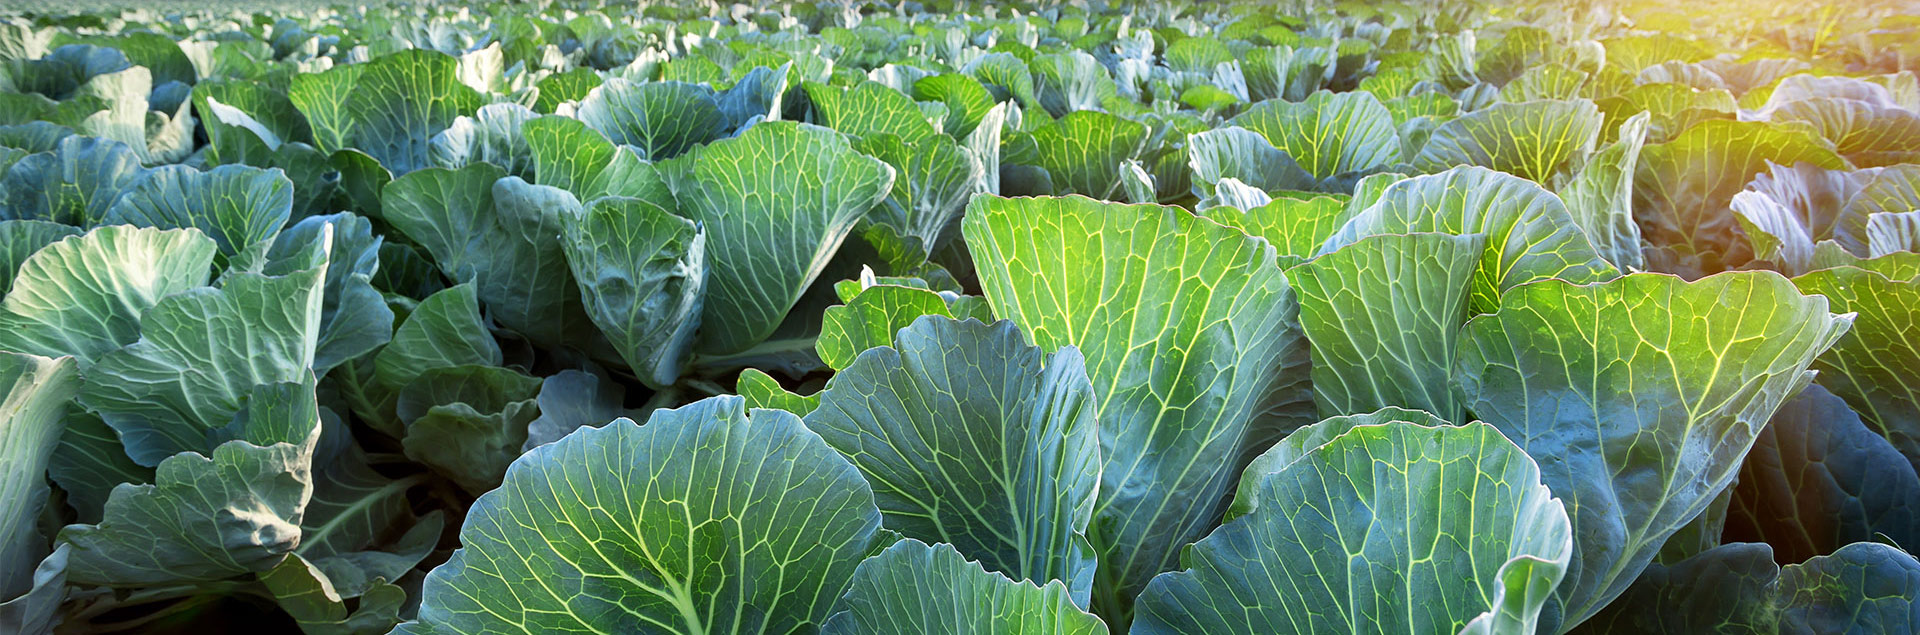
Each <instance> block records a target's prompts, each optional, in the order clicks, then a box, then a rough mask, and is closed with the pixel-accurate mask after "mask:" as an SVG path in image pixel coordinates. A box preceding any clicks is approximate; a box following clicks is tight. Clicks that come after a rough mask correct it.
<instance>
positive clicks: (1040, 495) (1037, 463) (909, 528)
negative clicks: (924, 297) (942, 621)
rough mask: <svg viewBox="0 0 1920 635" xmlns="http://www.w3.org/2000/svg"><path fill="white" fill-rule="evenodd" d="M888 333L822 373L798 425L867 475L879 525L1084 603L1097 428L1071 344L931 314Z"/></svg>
mask: <svg viewBox="0 0 1920 635" xmlns="http://www.w3.org/2000/svg"><path fill="white" fill-rule="evenodd" d="M879 288H882V287H874V289H879ZM872 291H873V289H869V290H868V293H871V292H872ZM863 297H864V294H863ZM856 301H857V300H856ZM889 340H890V343H892V344H893V345H892V346H881V347H879V348H875V349H871V350H869V351H868V352H866V353H862V354H861V355H860V358H859V359H858V360H856V361H855V362H854V363H853V365H851V366H849V367H847V368H845V369H843V370H842V371H841V372H839V373H837V374H835V375H834V377H833V380H832V381H830V382H828V384H827V388H826V390H823V391H821V393H820V406H819V408H817V409H815V410H814V411H813V412H812V413H809V414H808V415H807V416H806V422H807V427H808V428H811V429H812V430H814V431H815V432H818V433H820V436H821V437H822V438H824V439H826V441H827V445H831V446H833V447H834V449H837V450H839V451H840V452H841V453H842V454H845V455H847V458H848V459H849V460H851V461H852V462H853V464H854V466H855V467H858V468H860V471H861V473H862V474H864V475H866V477H867V482H869V483H872V484H873V487H874V498H875V500H876V502H878V504H879V505H880V510H881V513H882V514H883V515H884V516H885V518H886V523H887V526H888V528H889V529H893V530H895V531H899V532H900V533H901V534H903V535H905V536H907V537H908V538H915V539H920V540H926V541H936V542H943V543H948V544H951V545H954V548H955V549H959V550H960V551H961V552H962V553H964V554H966V555H968V556H972V557H974V558H976V559H978V560H979V562H980V564H981V566H983V567H986V569H987V570H988V571H993V572H996V573H1001V574H1005V575H1006V576H1007V577H1009V578H1013V579H1015V580H1030V581H1032V582H1033V583H1034V584H1047V583H1048V582H1049V581H1052V580H1058V581H1061V582H1064V583H1066V585H1067V587H1068V588H1069V589H1071V590H1072V591H1073V595H1074V597H1075V599H1076V601H1077V602H1079V603H1080V604H1081V605H1083V606H1084V605H1085V603H1086V600H1087V597H1088V592H1089V590H1090V588H1091V585H1092V583H1093V574H1094V566H1095V563H1094V559H1093V554H1092V553H1091V549H1090V548H1089V547H1088V545H1087V542H1086V537H1085V532H1086V529H1087V522H1088V520H1089V519H1090V518H1091V517H1092V515H1093V505H1094V494H1095V491H1096V489H1097V488H1098V486H1099V478H1100V445H1099V443H1100V440H1099V431H1098V429H1097V428H1096V427H1095V423H1094V414H1095V413H1094V407H1095V403H1094V397H1093V387H1092V385H1091V384H1089V383H1088V380H1087V375H1086V369H1085V367H1084V365H1083V362H1082V360H1081V359H1080V352H1079V351H1078V350H1075V349H1072V348H1063V349H1061V350H1059V351H1056V352H1055V353H1053V354H1052V355H1044V354H1042V353H1041V352H1040V350H1039V349H1038V348H1034V347H1032V346H1028V345H1027V343H1026V341H1025V340H1026V338H1025V337H1023V336H1021V334H1020V330H1019V329H1018V328H1017V327H1015V326H1014V325H1013V323H1012V322H1005V321H1002V322H998V323H995V324H994V325H992V326H988V325H986V324H982V323H980V322H976V321H971V320H969V321H965V322H962V321H955V320H952V319H948V318H944V317H935V316H929V317H924V318H921V319H919V320H916V321H914V322H913V323H912V325H911V326H908V327H907V328H904V329H901V330H900V336H899V339H898V340H897V341H892V340H891V338H889Z"/></svg>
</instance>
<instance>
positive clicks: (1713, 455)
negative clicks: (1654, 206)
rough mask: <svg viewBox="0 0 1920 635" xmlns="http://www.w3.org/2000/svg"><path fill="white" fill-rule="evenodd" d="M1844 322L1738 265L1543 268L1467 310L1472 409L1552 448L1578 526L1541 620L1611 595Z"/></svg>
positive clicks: (1592, 607)
mask: <svg viewBox="0 0 1920 635" xmlns="http://www.w3.org/2000/svg"><path fill="white" fill-rule="evenodd" d="M1851 322H1852V320H1851V317H1850V316H1835V315H1833V314H1830V313H1828V312H1827V302H1826V300H1825V299H1823V298H1817V297H1806V296H1802V295H1800V294H1799V293H1798V292H1797V291H1795V290H1794V288H1793V287H1792V285H1791V284H1790V283H1788V282H1787V281H1786V280H1785V279H1784V278H1781V277H1780V276H1778V275H1777V274H1773V273H1770V272H1751V273H1744V272H1743V273H1728V274H1722V275H1717V276H1712V277H1709V278H1705V279H1702V280H1700V281H1698V282H1692V283H1688V282H1684V281H1682V280H1680V279H1678V278H1674V277H1672V276H1666V275H1661V274H1633V275H1629V276H1626V277H1623V278H1620V279H1618V280H1614V281H1612V282H1607V283H1604V284H1594V285H1587V286H1575V285H1573V284H1570V283H1567V282H1563V281H1557V280H1555V281H1546V282H1541V283H1538V284H1532V285H1527V286H1524V287H1519V288H1517V289H1515V290H1513V291H1512V292H1509V293H1508V294H1506V295H1505V296H1504V297H1502V298H1501V302H1500V310H1499V311H1498V312H1496V313H1493V314H1491V315H1485V316H1481V317H1477V318H1474V319H1473V320H1472V321H1470V322H1468V323H1467V327H1466V335H1465V338H1464V340H1463V341H1462V343H1461V349H1460V356H1459V361H1458V364H1457V368H1458V375H1457V376H1458V377H1459V378H1460V387H1461V391H1462V392H1463V393H1464V394H1465V396H1466V399H1467V408H1468V409H1469V410H1470V411H1472V412H1474V413H1475V414H1477V415H1478V416H1480V417H1482V418H1484V419H1486V420H1487V421H1488V422H1489V423H1492V424H1493V425H1495V426H1498V427H1499V428H1500V430H1501V432H1503V433H1505V434H1506V435H1507V437H1508V438H1510V439H1513V440H1514V442H1515V443H1518V444H1520V446H1521V447H1523V448H1526V450H1527V452H1528V454H1531V455H1532V456H1534V457H1536V458H1538V459H1541V460H1543V461H1546V462H1545V463H1543V464H1542V468H1541V469H1542V473H1543V475H1542V478H1543V479H1544V480H1545V481H1546V483H1547V485H1548V486H1549V487H1551V488H1553V491H1554V493H1555V494H1556V495H1557V496H1559V497H1560V498H1561V499H1563V500H1565V501H1566V503H1567V509H1568V513H1569V514H1570V515H1571V516H1572V518H1573V523H1574V527H1575V535H1577V536H1580V541H1579V543H1578V544H1577V545H1576V546H1577V547H1578V549H1577V553H1576V554H1575V555H1574V559H1573V565H1572V567H1571V568H1570V569H1569V570H1568V574H1567V580H1566V582H1564V583H1562V584H1561V586H1560V588H1559V589H1558V590H1557V591H1556V592H1555V599H1554V601H1553V603H1552V607H1551V608H1550V610H1549V617H1548V619H1547V623H1546V624H1544V626H1548V627H1551V628H1547V629H1546V630H1554V629H1555V628H1558V629H1560V630H1565V629H1566V628H1568V627H1571V626H1572V625H1575V624H1579V623H1580V622H1581V621H1583V620H1585V619H1586V618H1588V617H1590V616H1592V615H1593V614H1594V613H1595V612H1597V611H1598V610H1599V609H1600V608H1601V607H1603V606H1606V604H1607V602H1609V601H1611V600H1612V599H1613V598H1614V597H1615V596H1618V595H1619V594H1620V592H1621V591H1623V590H1625V589H1626V587H1627V585H1628V584H1629V583H1630V582H1632V579H1633V577H1634V576H1635V575H1637V574H1638V573H1639V571H1640V570H1641V569H1642V568H1644V567H1645V566H1646V563H1647V562H1649V561H1651V560H1652V559H1653V556H1654V554H1655V552H1657V551H1658V550H1659V548H1660V545H1661V544H1662V543H1664V542H1666V539H1667V537H1668V536H1670V535H1672V534H1673V533H1674V532H1675V531H1677V530H1679V529H1680V527H1681V526H1683V525H1685V524H1687V522H1688V521H1690V520H1692V519H1693V518H1694V517H1696V516H1699V515H1700V512H1701V511H1703V510H1705V509H1706V507H1707V505H1708V504H1709V503H1711V502H1712V501H1713V499H1714V498H1715V497H1716V496H1718V495H1719V494H1720V492H1721V490H1723V489H1725V488H1726V487H1727V486H1728V485H1729V484H1731V482H1732V480H1733V477H1734V474H1735V471H1736V470H1738V469H1739V467H1740V461H1741V459H1742V458H1743V457H1745V455H1746V451H1747V449H1748V448H1749V447H1751V446H1752V444H1753V439H1754V438H1755V437H1757V436H1758V435H1759V432H1760V429H1761V427H1762V426H1763V425H1765V424H1764V422H1765V421H1766V420H1767V419H1768V418H1770V417H1772V416H1773V412H1774V410H1775V409H1776V408H1778V407H1779V406H1780V404H1781V403H1782V402H1784V401H1786V400H1787V398H1788V397H1791V396H1792V395H1794V394H1795V393H1798V392H1799V391H1800V389H1801V388H1803V387H1805V386H1806V384H1807V383H1808V382H1809V381H1810V380H1811V377H1810V376H1809V374H1808V373H1807V372H1806V368H1807V366H1808V364H1810V363H1812V361H1813V357H1814V356H1815V355H1818V354H1819V353H1820V351H1823V350H1826V348H1827V347H1828V346H1831V345H1832V344H1833V342H1834V340H1835V339H1837V338H1839V337H1840V335H1841V334H1842V333H1845V332H1846V330H1847V328H1848V326H1849V325H1850V324H1851ZM1556 617H1557V618H1558V619H1554V618H1556Z"/></svg>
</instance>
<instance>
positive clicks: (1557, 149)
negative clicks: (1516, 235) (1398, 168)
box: [1413, 99, 1605, 183]
mask: <svg viewBox="0 0 1920 635" xmlns="http://www.w3.org/2000/svg"><path fill="white" fill-rule="evenodd" d="M1603 121H1605V117H1603V116H1601V114H1600V109H1598V108H1595V107H1594V106H1593V102H1590V101H1587V100H1584V99H1571V100H1566V101H1530V102H1526V103H1518V104H1494V105H1493V106H1490V107H1487V108H1482V109H1480V110H1476V111H1473V112H1470V113H1467V114H1465V115H1461V116H1460V117H1459V118H1457V119H1454V120H1452V121H1449V122H1446V123H1444V124H1440V129H1438V130H1435V131H1434V132H1433V137H1432V138H1430V139H1428V140H1427V145H1426V146H1425V147H1424V148H1422V149H1421V150H1420V155H1419V156H1417V157H1415V158H1414V159H1413V167H1414V168H1415V169H1419V170H1423V171H1428V172H1438V171H1441V170H1445V169H1447V168H1450V167H1453V166H1456V165H1478V166H1481V167H1485V168H1491V169H1494V170H1499V171H1501V172H1506V173H1508V174H1512V175H1514V176H1518V177H1521V178H1524V179H1527V180H1530V181H1534V182H1537V183H1547V182H1549V181H1550V180H1551V179H1552V178H1553V177H1555V176H1557V175H1560V174H1565V173H1566V172H1567V171H1566V170H1565V169H1564V168H1565V166H1566V165H1567V162H1568V161H1570V160H1572V159H1574V158H1575V157H1582V158H1584V157H1585V156H1586V155H1587V154H1588V153H1590V152H1592V151H1593V146H1594V143H1595V142H1596V141H1598V140H1599V138H1600V124H1601V123H1602V122H1603Z"/></svg>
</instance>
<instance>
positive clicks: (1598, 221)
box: [1559, 115, 1647, 271]
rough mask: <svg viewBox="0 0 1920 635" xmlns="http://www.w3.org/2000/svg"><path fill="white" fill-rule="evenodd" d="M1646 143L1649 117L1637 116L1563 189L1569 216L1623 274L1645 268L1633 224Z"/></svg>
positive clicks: (1638, 227)
mask: <svg viewBox="0 0 1920 635" xmlns="http://www.w3.org/2000/svg"><path fill="white" fill-rule="evenodd" d="M1646 140H1647V117H1646V116H1645V115H1634V116H1633V117H1631V118H1628V119H1627V120H1626V121H1625V122H1623V123H1621V124H1620V130H1619V135H1618V136H1617V137H1615V140H1614V142H1613V143H1612V144H1609V145H1607V147H1604V148H1601V149H1600V151H1599V152H1596V153H1594V154H1593V156H1591V157H1588V158H1587V164H1586V165H1585V166H1583V167H1581V168H1580V171H1579V172H1576V173H1575V174H1574V175H1573V179H1572V180H1571V181H1570V182H1569V183H1567V184H1566V185H1563V186H1560V192H1559V194H1560V198H1561V199H1562V200H1564V201H1566V204H1567V213H1569V214H1571V215H1573V220H1574V222H1576V223H1579V224H1580V229H1581V230H1582V231H1585V232H1586V233H1587V239H1588V240H1591V241H1593V248H1594V250H1595V251H1598V252H1600V256H1601V257H1603V258H1606V259H1607V262H1611V263H1613V266H1614V268H1616V269H1619V270H1621V271H1635V270H1639V269H1641V268H1644V266H1645V265H1646V257H1645V255H1644V254H1642V253H1641V252H1640V225H1638V224H1636V223H1635V222H1634V220H1633V175H1634V170H1635V169H1636V166H1638V165H1639V163H1640V150H1641V148H1642V147H1644V145H1645V144H1646Z"/></svg>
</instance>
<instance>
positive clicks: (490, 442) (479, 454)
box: [394, 366, 540, 494]
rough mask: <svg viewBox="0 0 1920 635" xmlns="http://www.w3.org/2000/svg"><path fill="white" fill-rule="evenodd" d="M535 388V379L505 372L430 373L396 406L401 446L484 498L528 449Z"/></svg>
mask: <svg viewBox="0 0 1920 635" xmlns="http://www.w3.org/2000/svg"><path fill="white" fill-rule="evenodd" d="M539 390H540V380H539V379H537V378H534V377H529V376H527V375H524V374H522V373H520V372H519V371H516V370H512V369H508V368H498V367H492V366H454V367H452V368H435V369H432V370H428V371H426V372H424V373H421V374H420V376H419V377H417V378H415V379H414V380H413V382H412V383H409V384H407V387H406V389H405V390H403V391H401V392H400V397H399V400H398V402H397V403H396V404H395V407H394V408H395V413H396V414H397V415H398V416H399V418H400V421H402V422H404V423H405V424H406V426H407V431H406V435H405V436H404V437H403V438H401V440H400V442H401V447H402V448H404V449H405V450H406V453H407V458H410V459H413V460H414V461H417V462H419V463H422V464H424V465H426V466H427V467H431V468H433V470H434V471H436V472H439V473H440V474H442V475H445V476H446V477H447V478H449V479H452V480H453V482H455V483H458V484H459V485H460V486H461V487H462V488H465V489H466V490H467V491H468V492H470V493H473V494H483V493H485V492H486V491H487V490H491V489H493V488H494V487H495V486H497V485H499V484H500V478H501V476H502V475H504V474H506V471H507V465H508V464H510V463H512V462H513V459H514V458H515V457H518V456H520V453H521V448H522V447H523V446H525V445H526V443H527V428H528V425H529V424H531V423H533V420H534V417H536V416H539V413H540V409H539V404H538V403H536V402H535V397H536V396H538V394H539Z"/></svg>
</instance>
